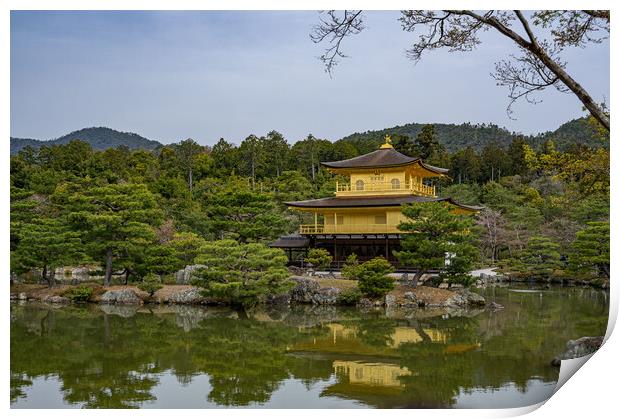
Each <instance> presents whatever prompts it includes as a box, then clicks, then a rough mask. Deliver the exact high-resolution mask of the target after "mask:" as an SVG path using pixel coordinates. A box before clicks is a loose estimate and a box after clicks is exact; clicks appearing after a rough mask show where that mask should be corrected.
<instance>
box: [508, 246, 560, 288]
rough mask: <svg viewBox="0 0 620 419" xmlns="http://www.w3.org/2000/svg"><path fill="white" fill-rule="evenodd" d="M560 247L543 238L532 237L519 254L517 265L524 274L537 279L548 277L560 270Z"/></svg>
mask: <svg viewBox="0 0 620 419" xmlns="http://www.w3.org/2000/svg"><path fill="white" fill-rule="evenodd" d="M559 248H560V245H559V244H557V243H556V242H554V241H553V240H551V239H550V238H548V237H545V236H532V237H530V239H529V240H528V242H527V246H526V247H525V249H524V250H523V252H521V256H520V258H519V262H518V263H519V264H520V266H521V267H522V269H524V270H525V271H526V272H528V273H529V274H531V275H533V276H537V277H543V278H546V277H549V276H551V275H552V274H553V273H554V272H555V271H556V270H558V269H561V268H562V261H561V260H560V252H559Z"/></svg>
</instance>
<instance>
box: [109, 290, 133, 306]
mask: <svg viewBox="0 0 620 419" xmlns="http://www.w3.org/2000/svg"><path fill="white" fill-rule="evenodd" d="M101 303H102V304H129V305H132V304H142V303H143V301H142V299H141V298H140V297H138V295H137V294H136V293H135V291H134V290H130V289H121V290H110V291H106V292H105V293H104V294H103V295H102V296H101Z"/></svg>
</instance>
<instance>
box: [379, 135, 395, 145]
mask: <svg viewBox="0 0 620 419" xmlns="http://www.w3.org/2000/svg"><path fill="white" fill-rule="evenodd" d="M379 148H394V147H393V146H392V137H391V136H390V135H389V134H385V143H383V144H382V145H381V147H379Z"/></svg>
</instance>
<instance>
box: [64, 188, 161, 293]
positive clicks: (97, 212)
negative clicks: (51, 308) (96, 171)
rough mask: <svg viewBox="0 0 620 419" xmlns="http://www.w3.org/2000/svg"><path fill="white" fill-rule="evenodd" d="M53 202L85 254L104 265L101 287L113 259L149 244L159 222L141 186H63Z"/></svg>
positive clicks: (150, 198)
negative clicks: (81, 240)
mask: <svg viewBox="0 0 620 419" xmlns="http://www.w3.org/2000/svg"><path fill="white" fill-rule="evenodd" d="M55 200H56V202H57V203H58V205H59V206H61V207H62V208H63V209H64V211H65V212H66V214H67V218H68V219H69V221H70V222H71V223H72V224H73V226H74V228H75V229H76V230H77V231H79V232H80V233H81V234H82V237H83V238H84V240H85V243H86V250H87V251H88V253H89V254H90V255H91V256H92V258H93V259H94V260H100V261H101V262H102V263H103V265H104V266H105V277H104V285H105V286H109V285H110V283H111V279H112V271H113V263H114V260H115V259H117V258H120V257H122V256H123V255H131V254H135V253H137V252H140V251H142V250H143V249H145V248H146V247H147V246H148V245H150V244H151V243H153V242H154V239H155V233H154V227H155V226H157V225H159V224H160V223H161V219H162V213H161V210H160V209H159V208H158V206H157V203H156V201H155V196H154V195H153V194H152V193H151V192H150V191H149V190H148V189H147V187H146V185H143V184H130V183H124V184H117V185H106V186H90V187H84V188H82V187H79V186H77V185H69V184H66V185H64V186H63V187H61V188H59V190H57V193H56V194H55Z"/></svg>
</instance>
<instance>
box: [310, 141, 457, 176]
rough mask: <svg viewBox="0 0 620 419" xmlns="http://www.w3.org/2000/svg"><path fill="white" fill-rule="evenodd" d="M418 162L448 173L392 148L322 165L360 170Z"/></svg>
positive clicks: (425, 166) (438, 171)
mask: <svg viewBox="0 0 620 419" xmlns="http://www.w3.org/2000/svg"><path fill="white" fill-rule="evenodd" d="M416 162H418V163H419V164H420V165H422V166H423V167H424V168H426V169H428V170H430V171H432V172H436V173H446V172H447V171H448V169H443V168H441V167H435V166H431V165H429V164H426V163H424V162H423V161H422V160H421V159H420V158H419V157H409V156H405V155H404V154H403V153H400V152H398V151H396V150H395V149H394V148H391V147H389V148H380V149H379V150H375V151H372V152H370V153H368V154H364V155H361V156H357V157H353V158H351V159H347V160H340V161H330V162H322V163H321V164H322V165H323V166H325V167H327V168H330V169H353V168H357V169H359V168H375V167H395V166H404V165H408V164H412V163H416Z"/></svg>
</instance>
